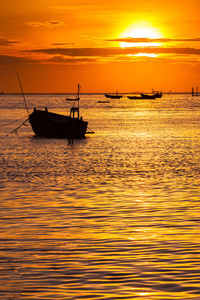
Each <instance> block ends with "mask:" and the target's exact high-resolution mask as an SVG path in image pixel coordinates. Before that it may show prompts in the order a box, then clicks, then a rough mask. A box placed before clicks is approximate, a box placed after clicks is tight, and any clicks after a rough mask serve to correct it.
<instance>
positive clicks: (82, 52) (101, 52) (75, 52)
mask: <svg viewBox="0 0 200 300" xmlns="http://www.w3.org/2000/svg"><path fill="white" fill-rule="evenodd" d="M24 52H29V53H43V54H48V55H65V56H70V57H80V56H85V57H93V56H96V57H97V56H100V57H102V56H103V57H108V56H116V55H131V54H132V55H134V54H137V53H142V52H144V53H155V54H179V55H180V54H183V55H185V54H188V55H190V54H191V55H194V54H195V55H199V54H200V49H197V48H174V47H169V48H167V47H165V48H162V47H128V48H117V47H116V48H114V47H113V48H46V49H33V50H27V51H24Z"/></svg>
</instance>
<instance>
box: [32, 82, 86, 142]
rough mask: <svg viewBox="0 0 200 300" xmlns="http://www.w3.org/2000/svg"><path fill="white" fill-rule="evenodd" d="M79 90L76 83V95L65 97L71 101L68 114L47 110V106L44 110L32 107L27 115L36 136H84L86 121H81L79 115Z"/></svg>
mask: <svg viewBox="0 0 200 300" xmlns="http://www.w3.org/2000/svg"><path fill="white" fill-rule="evenodd" d="M79 91H80V85H79V84H78V92H77V94H76V97H75V98H72V99H71V98H67V99H66V100H67V101H73V105H72V107H71V109H70V115H69V116H65V115H61V114H57V113H53V112H49V111H48V109H47V108H45V110H40V109H36V108H34V111H33V112H32V113H31V114H30V115H29V122H30V124H31V127H32V129H33V131H34V133H35V134H36V135H37V136H43V137H58V138H68V139H69V140H72V139H81V138H84V137H85V134H86V131H87V125H88V122H86V121H83V118H82V117H80V116H79Z"/></svg>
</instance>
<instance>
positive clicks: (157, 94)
mask: <svg viewBox="0 0 200 300" xmlns="http://www.w3.org/2000/svg"><path fill="white" fill-rule="evenodd" d="M127 97H128V98H129V99H156V98H161V97H162V92H154V93H153V94H144V93H141V94H140V96H127Z"/></svg>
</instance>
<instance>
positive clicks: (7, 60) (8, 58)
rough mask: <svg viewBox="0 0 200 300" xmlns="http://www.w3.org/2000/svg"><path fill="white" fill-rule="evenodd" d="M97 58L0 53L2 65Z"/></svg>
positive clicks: (71, 61)
mask: <svg viewBox="0 0 200 300" xmlns="http://www.w3.org/2000/svg"><path fill="white" fill-rule="evenodd" d="M95 62H97V60H96V59H95V58H86V57H83V58H69V57H64V56H62V55H55V56H52V57H51V58H39V59H34V58H31V57H23V56H20V57H19V56H14V55H13V56H12V55H0V64H1V65H21V64H49V63H50V64H52V63H62V64H63V63H65V64H81V63H95Z"/></svg>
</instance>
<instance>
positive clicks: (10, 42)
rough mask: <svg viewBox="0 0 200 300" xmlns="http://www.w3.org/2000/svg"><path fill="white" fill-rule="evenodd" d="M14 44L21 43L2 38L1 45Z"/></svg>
mask: <svg viewBox="0 0 200 300" xmlns="http://www.w3.org/2000/svg"><path fill="white" fill-rule="evenodd" d="M13 44H19V42H17V41H10V40H5V39H0V46H11V45H13Z"/></svg>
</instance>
